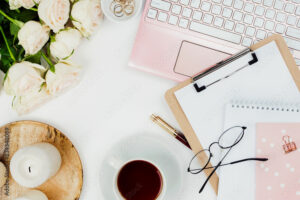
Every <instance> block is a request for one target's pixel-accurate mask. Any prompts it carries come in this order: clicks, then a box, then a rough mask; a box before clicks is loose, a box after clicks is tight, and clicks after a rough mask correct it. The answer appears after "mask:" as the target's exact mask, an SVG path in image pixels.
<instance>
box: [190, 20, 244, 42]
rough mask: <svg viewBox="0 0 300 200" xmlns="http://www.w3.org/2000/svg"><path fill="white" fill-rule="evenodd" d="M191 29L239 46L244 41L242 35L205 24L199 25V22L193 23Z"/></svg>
mask: <svg viewBox="0 0 300 200" xmlns="http://www.w3.org/2000/svg"><path fill="white" fill-rule="evenodd" d="M190 29H191V30H192V31H196V32H199V33H202V34H206V35H210V36H213V37H216V38H219V39H221V40H226V41H230V42H233V43H235V44H239V43H240V42H241V39H242V37H241V36H240V35H237V34H234V33H230V32H227V31H223V30H221V29H219V28H214V27H210V26H206V25H204V24H201V23H197V22H191V26H190Z"/></svg>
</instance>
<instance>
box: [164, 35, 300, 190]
mask: <svg viewBox="0 0 300 200" xmlns="http://www.w3.org/2000/svg"><path fill="white" fill-rule="evenodd" d="M272 41H275V43H276V45H277V47H278V50H279V52H280V53H281V55H282V58H283V60H284V62H285V64H286V66H287V67H288V71H289V72H290V74H291V76H292V78H293V80H294V82H295V84H296V87H297V89H298V91H300V70H299V69H298V66H297V65H296V62H295V60H294V58H293V56H292V55H291V53H290V50H289V48H288V46H287V45H286V43H285V41H284V39H283V37H282V36H281V35H278V34H274V35H272V36H270V37H268V38H266V39H265V40H262V41H260V42H258V43H256V44H255V45H253V46H251V47H250V50H253V51H254V50H256V49H259V48H260V47H263V46H264V45H266V44H269V43H270V42H272ZM233 57H234V56H233ZM231 58H232V57H231ZM231 58H229V59H231ZM226 61H228V60H226ZM213 67H214V66H213ZM213 67H212V68H213ZM223 67H226V62H225V66H223ZM207 71H210V69H208V70H207ZM207 71H204V73H205V72H207ZM202 73H203V72H202ZM199 75H200V76H201V73H200V74H199ZM199 75H197V76H195V77H198V76H199ZM195 77H193V78H190V79H188V80H186V81H184V82H182V83H180V84H178V85H177V86H175V87H174V88H171V89H170V90H168V91H167V92H166V94H165V99H166V101H167V103H168V105H169V107H170V109H171V111H172V112H173V114H174V116H175V118H176V120H177V121H178V123H179V125H180V127H181V129H182V131H183V133H184V134H185V137H186V138H187V140H188V142H189V144H190V146H191V148H192V150H193V152H194V153H197V152H199V151H200V150H202V149H203V147H202V145H201V142H200V141H199V139H198V137H197V135H196V133H195V132H194V130H193V128H192V126H191V124H190V122H189V120H188V118H187V116H186V115H185V113H184V111H183V109H182V108H181V106H180V104H179V102H178V100H177V98H176V96H175V92H176V91H178V90H180V89H182V88H184V87H186V86H188V85H189V84H191V83H193V82H194V78H195ZM198 158H199V161H200V164H201V165H203V164H204V163H205V161H206V160H207V157H206V156H202V157H198ZM210 166H212V165H211V164H210ZM212 170H213V169H211V170H205V173H206V175H207V176H208V175H209V174H210V173H211V172H212ZM218 181H219V178H218V176H217V175H216V173H215V174H214V175H213V176H212V177H211V179H210V184H211V186H212V187H213V189H214V191H215V193H216V194H217V193H218Z"/></svg>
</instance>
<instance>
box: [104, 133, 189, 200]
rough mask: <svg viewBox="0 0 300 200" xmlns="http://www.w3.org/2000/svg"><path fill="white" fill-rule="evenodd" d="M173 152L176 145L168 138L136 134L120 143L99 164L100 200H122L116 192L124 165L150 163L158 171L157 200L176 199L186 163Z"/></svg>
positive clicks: (182, 181) (182, 182)
mask: <svg viewBox="0 0 300 200" xmlns="http://www.w3.org/2000/svg"><path fill="white" fill-rule="evenodd" d="M183 148H184V147H183ZM176 149H178V143H177V142H176V141H173V138H170V137H169V136H168V135H166V137H163V136H160V135H158V136H153V135H152V134H151V135H150V134H135V135H132V136H130V137H126V138H124V139H122V140H120V141H119V142H118V143H116V144H115V145H113V146H112V148H111V149H110V150H109V151H108V152H107V154H106V156H105V158H104V160H103V161H102V162H101V168H100V169H101V170H100V174H99V175H100V176H99V177H100V179H99V180H100V182H99V183H100V188H101V191H102V194H103V197H104V198H103V199H105V200H124V197H122V195H121V194H120V192H119V189H118V184H117V181H118V175H119V173H120V170H121V169H122V168H123V167H124V166H125V165H126V164H127V163H129V162H132V161H134V160H142V161H146V162H149V163H151V164H152V165H154V166H155V167H156V168H157V169H158V170H159V171H160V174H161V176H162V180H163V181H162V182H163V186H162V190H161V193H160V195H159V197H158V198H157V199H156V200H174V199H178V193H179V192H180V191H181V189H182V187H181V186H182V184H184V180H183V174H184V172H185V171H184V167H185V163H183V162H182V159H181V157H180V156H179V155H177V154H176V153H174V150H176Z"/></svg>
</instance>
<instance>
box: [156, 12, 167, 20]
mask: <svg viewBox="0 0 300 200" xmlns="http://www.w3.org/2000/svg"><path fill="white" fill-rule="evenodd" d="M167 18H168V14H167V13H164V12H160V13H159V14H158V17H157V19H158V21H161V22H166V21H167Z"/></svg>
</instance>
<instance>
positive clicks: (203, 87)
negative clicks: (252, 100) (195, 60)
mask: <svg viewBox="0 0 300 200" xmlns="http://www.w3.org/2000/svg"><path fill="white" fill-rule="evenodd" d="M250 52H252V53H251V56H252V59H251V60H250V61H249V62H248V63H247V64H246V65H244V66H242V67H241V68H239V69H237V70H235V71H233V72H231V73H230V74H228V75H226V76H224V77H222V78H219V79H217V80H215V81H213V82H212V83H210V84H207V85H202V86H199V85H198V84H197V83H195V82H196V81H197V80H199V79H201V78H203V77H205V76H207V75H208V74H211V73H213V72H215V71H217V70H219V69H221V68H223V67H224V66H226V65H228V64H229V63H231V62H233V61H235V60H237V59H239V58H241V57H243V56H244V55H246V54H248V53H250ZM257 62H258V59H257V56H256V54H255V52H253V51H252V50H251V49H250V48H247V49H245V50H243V51H241V52H239V53H238V54H236V55H234V56H232V57H230V58H228V59H226V60H223V61H221V62H218V63H217V64H216V65H214V66H213V67H211V68H209V69H208V70H206V71H205V72H203V73H201V74H199V75H197V76H195V77H194V78H193V82H194V88H195V89H196V91H197V92H201V91H203V90H205V89H206V88H208V87H209V86H212V85H214V84H215V83H218V82H220V81H222V80H224V79H226V78H229V77H231V76H232V75H234V74H235V73H237V72H239V71H241V70H242V69H244V68H246V67H248V66H250V65H253V64H254V63H257Z"/></svg>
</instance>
